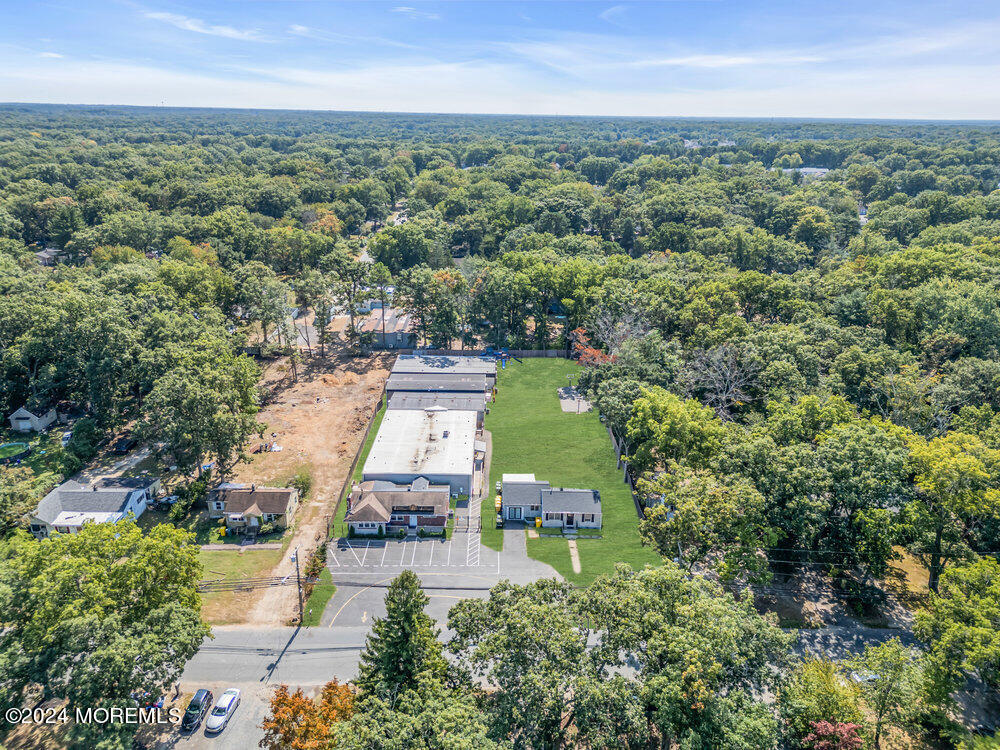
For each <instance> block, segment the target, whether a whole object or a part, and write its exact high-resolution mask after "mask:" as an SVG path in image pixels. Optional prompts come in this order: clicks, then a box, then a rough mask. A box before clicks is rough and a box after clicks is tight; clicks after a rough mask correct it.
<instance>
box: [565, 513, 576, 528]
mask: <svg viewBox="0 0 1000 750" xmlns="http://www.w3.org/2000/svg"><path fill="white" fill-rule="evenodd" d="M574 525H576V519H575V518H574V516H573V514H572V513H567V514H566V526H568V527H569V528H572V527H573V526H574Z"/></svg>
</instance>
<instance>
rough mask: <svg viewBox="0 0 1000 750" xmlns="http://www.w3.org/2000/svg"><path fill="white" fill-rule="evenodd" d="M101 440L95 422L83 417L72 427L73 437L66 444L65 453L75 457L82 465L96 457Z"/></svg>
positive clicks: (100, 434)
mask: <svg viewBox="0 0 1000 750" xmlns="http://www.w3.org/2000/svg"><path fill="white" fill-rule="evenodd" d="M101 438H102V433H101V431H100V430H99V429H98V427H97V422H95V421H94V420H93V419H91V418H89V417H84V418H83V419H80V420H77V422H76V424H75V425H73V437H71V438H70V440H69V443H67V445H66V451H67V452H68V453H71V454H72V455H74V456H76V457H77V458H78V459H79V460H80V461H81V462H82V463H86V462H87V461H90V460H91V459H92V458H93V457H94V456H96V455H97V448H98V446H99V445H100V444H101Z"/></svg>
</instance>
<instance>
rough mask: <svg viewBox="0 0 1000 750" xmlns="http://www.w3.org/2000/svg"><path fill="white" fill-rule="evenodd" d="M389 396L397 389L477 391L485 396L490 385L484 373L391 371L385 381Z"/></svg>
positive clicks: (442, 391) (441, 391)
mask: <svg viewBox="0 0 1000 750" xmlns="http://www.w3.org/2000/svg"><path fill="white" fill-rule="evenodd" d="M385 390H386V393H388V394H389V395H390V396H392V394H393V393H396V392H397V391H417V392H423V393H445V392H451V393H478V394H481V395H483V396H484V397H485V395H486V394H487V393H489V392H490V386H489V384H488V382H487V380H486V376H485V375H458V374H451V373H448V374H440V375H438V374H419V373H408V372H403V373H392V374H391V375H389V379H388V380H386V382H385Z"/></svg>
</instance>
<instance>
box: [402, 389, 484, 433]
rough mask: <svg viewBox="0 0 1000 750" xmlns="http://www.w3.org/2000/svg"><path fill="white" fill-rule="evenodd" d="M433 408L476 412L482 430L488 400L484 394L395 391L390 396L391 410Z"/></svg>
mask: <svg viewBox="0 0 1000 750" xmlns="http://www.w3.org/2000/svg"><path fill="white" fill-rule="evenodd" d="M432 406H443V407H444V408H445V409H448V410H449V411H474V412H476V427H480V428H481V427H482V426H483V417H484V415H485V413H486V398H485V397H484V396H483V394H482V393H462V392H458V393H456V392H454V391H436V392H433V393H424V392H420V391H394V392H393V393H392V395H390V396H389V408H390V409H406V410H407V411H423V410H424V409H428V408H430V407H432Z"/></svg>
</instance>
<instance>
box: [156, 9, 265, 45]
mask: <svg viewBox="0 0 1000 750" xmlns="http://www.w3.org/2000/svg"><path fill="white" fill-rule="evenodd" d="M144 15H145V16H146V18H151V19H152V20H154V21H162V22H163V23H168V24H170V25H171V26H176V27H177V28H178V29H183V30H184V31H193V32H195V33H196V34H208V35H210V36H221V37H225V38H226V39H239V40H242V41H245V42H266V41H268V40H267V39H266V38H265V37H263V36H261V34H260V33H259V32H257V31H255V30H253V29H236V28H233V27H232V26H220V25H216V24H211V23H207V22H205V21H202V20H201V19H200V18H191V17H190V16H182V15H180V14H178V13H163V12H159V11H147V12H146V13H145V14H144Z"/></svg>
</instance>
